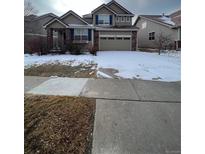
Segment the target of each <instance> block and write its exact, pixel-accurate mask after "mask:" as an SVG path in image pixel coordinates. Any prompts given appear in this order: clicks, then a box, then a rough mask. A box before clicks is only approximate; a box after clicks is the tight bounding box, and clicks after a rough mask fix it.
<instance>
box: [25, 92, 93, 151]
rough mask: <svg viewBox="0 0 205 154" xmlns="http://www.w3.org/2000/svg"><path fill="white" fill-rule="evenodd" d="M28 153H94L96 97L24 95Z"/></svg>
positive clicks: (26, 148) (26, 149)
mask: <svg viewBox="0 0 205 154" xmlns="http://www.w3.org/2000/svg"><path fill="white" fill-rule="evenodd" d="M24 101H25V102H24V150H25V154H34V153H35V154H36V153H40V154H46V153H49V154H68V153H69V154H89V153H91V145H92V131H93V125H94V114H95V100H94V99H89V98H75V97H60V96H39V95H25V97H24Z"/></svg>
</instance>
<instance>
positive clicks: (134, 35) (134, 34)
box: [132, 31, 137, 51]
mask: <svg viewBox="0 0 205 154" xmlns="http://www.w3.org/2000/svg"><path fill="white" fill-rule="evenodd" d="M136 50H137V31H132V51H136Z"/></svg>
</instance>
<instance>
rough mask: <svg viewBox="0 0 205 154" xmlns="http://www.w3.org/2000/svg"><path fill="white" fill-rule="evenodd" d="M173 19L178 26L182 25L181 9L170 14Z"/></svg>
mask: <svg viewBox="0 0 205 154" xmlns="http://www.w3.org/2000/svg"><path fill="white" fill-rule="evenodd" d="M170 17H171V18H172V21H173V22H174V23H175V24H176V27H179V26H181V10H178V11H175V12H173V13H172V14H170Z"/></svg>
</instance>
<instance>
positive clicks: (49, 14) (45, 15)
mask: <svg viewBox="0 0 205 154" xmlns="http://www.w3.org/2000/svg"><path fill="white" fill-rule="evenodd" d="M49 16H50V17H53V18H57V17H58V16H57V15H55V14H53V13H47V14H43V15H41V16H38V17H37V18H35V19H34V20H39V19H42V18H46V17H49Z"/></svg>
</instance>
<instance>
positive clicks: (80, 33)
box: [74, 29, 88, 40]
mask: <svg viewBox="0 0 205 154" xmlns="http://www.w3.org/2000/svg"><path fill="white" fill-rule="evenodd" d="M74 40H88V29H74Z"/></svg>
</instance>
